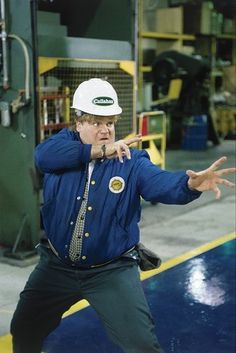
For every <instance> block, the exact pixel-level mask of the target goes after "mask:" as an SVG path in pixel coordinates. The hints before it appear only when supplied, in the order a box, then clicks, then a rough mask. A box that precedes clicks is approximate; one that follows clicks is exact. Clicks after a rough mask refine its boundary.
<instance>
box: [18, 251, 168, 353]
mask: <svg viewBox="0 0 236 353" xmlns="http://www.w3.org/2000/svg"><path fill="white" fill-rule="evenodd" d="M39 248H40V249H39V251H40V255H41V256H40V261H39V264H38V265H37V266H36V268H35V269H34V270H33V272H32V273H31V275H30V277H29V280H28V281H27V283H26V286H25V288H24V290H23V291H22V293H21V294H20V300H19V302H18V305H17V308H16V310H15V313H14V316H13V319H12V322H11V334H12V336H13V353H40V352H41V349H42V345H43V341H44V338H46V337H47V336H48V335H49V333H50V332H52V331H53V330H54V329H55V328H56V327H57V326H58V325H59V323H60V321H61V317H62V315H63V313H64V312H65V311H66V310H68V309H69V308H70V307H71V305H73V304H75V303H76V302H78V301H79V300H81V299H86V300H87V301H88V302H89V303H90V305H91V307H93V308H94V310H95V311H96V312H97V314H98V316H99V318H100V319H101V321H102V323H103V325H104V326H105V328H106V331H107V333H108V335H109V337H110V338H111V340H112V341H113V342H114V343H115V344H117V345H118V346H119V347H120V348H121V349H122V350H123V351H124V352H125V353H164V352H163V350H162V349H161V348H160V345H159V343H158V340H157V337H156V335H155V331H154V329H155V328H154V324H153V319H152V316H151V313H150V310H149V307H148V304H147V301H146V298H145V296H144V293H143V288H142V284H141V282H140V278H139V271H138V266H137V263H136V261H134V260H132V259H127V258H120V259H119V260H117V261H114V262H112V263H110V264H108V265H106V266H103V267H99V268H96V269H75V268H74V267H70V266H68V265H65V264H63V263H62V262H61V261H60V260H59V259H58V258H57V257H56V256H55V255H54V254H53V253H52V251H51V250H50V249H48V248H47V247H45V246H42V245H40V247H39ZM69 351H70V349H69V347H68V352H69ZM81 352H82V348H81Z"/></svg>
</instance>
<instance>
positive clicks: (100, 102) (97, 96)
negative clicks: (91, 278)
mask: <svg viewBox="0 0 236 353" xmlns="http://www.w3.org/2000/svg"><path fill="white" fill-rule="evenodd" d="M71 108H75V109H78V110H80V111H82V112H85V113H88V114H94V115H99V116H111V115H119V114H121V112H122V109H121V107H120V106H119V104H118V98H117V94H116V91H115V90H114V88H113V86H112V85H111V84H110V83H109V82H107V81H105V80H102V79H100V78H91V79H90V80H88V81H84V82H82V83H81V84H80V85H79V86H78V88H77V89H76V91H75V93H74V96H73V104H72V107H71Z"/></svg>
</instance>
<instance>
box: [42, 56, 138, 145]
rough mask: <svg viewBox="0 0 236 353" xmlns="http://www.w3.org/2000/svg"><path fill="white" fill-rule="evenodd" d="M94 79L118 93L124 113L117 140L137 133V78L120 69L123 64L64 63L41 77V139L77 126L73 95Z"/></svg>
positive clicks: (117, 130)
mask: <svg viewBox="0 0 236 353" xmlns="http://www.w3.org/2000/svg"><path fill="white" fill-rule="evenodd" d="M93 77H97V78H102V79H105V80H107V81H109V82H110V83H111V84H112V85H113V87H114V88H115V90H116V91H117V94H118V99H119V105H120V106H121V107H122V109H123V112H122V115H121V118H122V119H121V120H119V122H118V123H117V126H116V138H118V139H119V138H122V137H125V136H127V135H128V134H129V133H131V132H132V131H133V118H134V98H133V97H134V95H133V90H134V87H133V77H132V76H131V75H130V74H128V73H127V72H125V71H123V70H122V69H120V67H119V63H115V62H94V61H79V60H75V59H72V60H71V59H69V60H67V59H63V60H59V61H58V65H57V66H56V67H55V68H53V69H51V70H49V71H47V72H45V73H44V74H42V75H41V76H40V115H41V139H45V138H47V137H48V136H49V135H51V134H53V133H56V132H58V131H59V130H60V129H61V128H63V127H65V126H73V124H74V120H75V113H74V110H73V109H71V108H70V106H71V105H72V97H73V93H74V91H75V89H76V88H77V86H78V85H79V84H80V83H81V82H82V81H84V80H88V79H90V78H93Z"/></svg>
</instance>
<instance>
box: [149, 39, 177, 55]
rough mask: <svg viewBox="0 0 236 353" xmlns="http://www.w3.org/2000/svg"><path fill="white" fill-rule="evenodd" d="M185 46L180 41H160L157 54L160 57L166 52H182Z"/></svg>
mask: <svg viewBox="0 0 236 353" xmlns="http://www.w3.org/2000/svg"><path fill="white" fill-rule="evenodd" d="M182 48H183V45H182V43H181V42H180V41H178V40H176V41H173V40H158V41H157V50H156V54H157V55H159V54H161V53H162V52H163V51H166V50H177V51H179V52H181V51H182Z"/></svg>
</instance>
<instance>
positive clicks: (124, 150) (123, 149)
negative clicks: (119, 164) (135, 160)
mask: <svg viewBox="0 0 236 353" xmlns="http://www.w3.org/2000/svg"><path fill="white" fill-rule="evenodd" d="M122 154H123V155H126V157H127V158H128V159H131V154H130V149H129V147H128V146H127V145H125V144H124V145H123V146H122Z"/></svg>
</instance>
